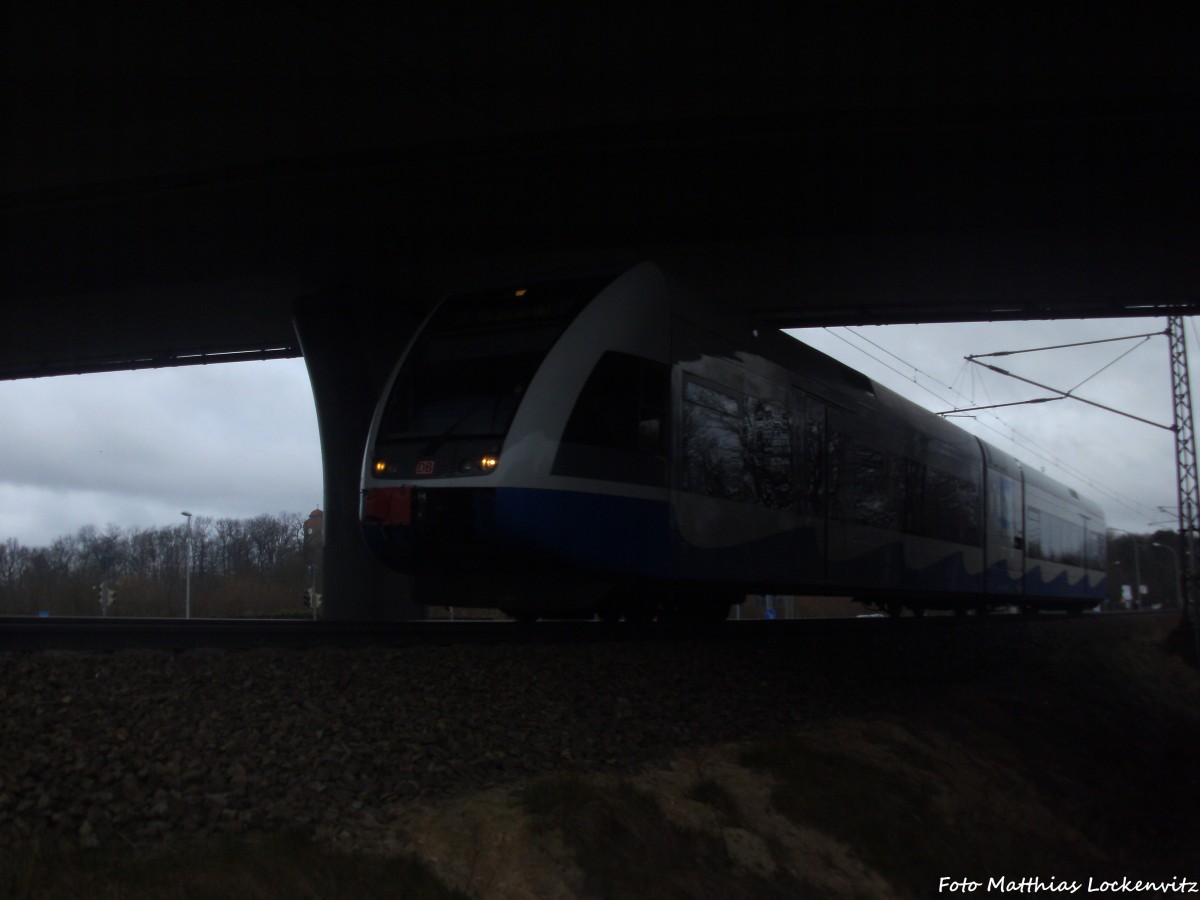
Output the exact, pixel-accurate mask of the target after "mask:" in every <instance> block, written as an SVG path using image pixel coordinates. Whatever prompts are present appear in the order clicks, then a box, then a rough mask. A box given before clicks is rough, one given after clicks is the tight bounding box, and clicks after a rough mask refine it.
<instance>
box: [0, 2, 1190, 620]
mask: <svg viewBox="0 0 1200 900" xmlns="http://www.w3.org/2000/svg"><path fill="white" fill-rule="evenodd" d="M393 6H394V7H395V8H394V9H392V7H393ZM605 6H607V5H605ZM272 9H274V14H273V15H270V16H266V15H263V14H261V12H255V11H254V9H253V8H251V7H248V6H247V5H245V4H235V3H223V2H211V0H209V2H206V3H204V4H196V5H195V6H194V7H189V5H188V4H186V3H185V4H172V8H171V10H170V11H169V12H168V11H166V10H165V9H164V10H163V11H156V10H152V9H147V10H143V11H142V13H141V14H140V15H141V16H142V17H141V18H139V19H138V21H137V22H132V21H122V20H120V18H119V17H117V16H115V15H113V14H112V11H111V10H107V11H105V10H101V9H100V8H97V9H95V10H93V9H92V8H91V7H83V8H78V9H76V10H75V11H74V14H73V16H72V17H62V16H57V15H55V14H54V13H53V12H52V11H51V10H50V8H49V7H46V6H45V5H44V4H38V3H32V2H30V3H21V2H18V3H14V4H10V5H9V6H8V7H7V8H6V12H5V15H6V16H7V19H6V21H5V24H6V33H7V34H10V35H12V36H13V39H12V40H10V41H9V42H8V44H7V45H6V53H5V64H4V69H3V79H4V80H3V82H2V83H0V88H2V89H3V92H2V94H0V110H3V112H0V117H2V118H0V128H2V130H0V379H2V378H24V377H38V376H44V375H52V374H63V373H70V372H94V371H107V370H112V369H121V368H140V367H151V366H168V365H183V364H190V363H197V362H211V361H216V360H235V359H257V358H272V357H280V356H295V355H299V354H300V353H301V351H303V353H304V355H305V357H306V360H307V362H308V367H309V371H310V373H311V375H312V377H313V386H314V395H315V397H316V400H317V408H318V416H319V419H320V426H321V435H322V447H323V453H324V456H325V473H326V475H325V477H326V498H325V503H326V507H327V520H326V533H327V535H330V537H329V541H330V544H329V547H328V548H327V565H328V571H329V572H330V573H331V574H333V576H334V577H333V581H334V582H335V583H334V584H328V583H327V591H328V594H329V602H330V604H331V609H332V610H333V611H334V612H335V613H336V614H338V615H343V616H352V617H377V616H380V615H382V610H383V609H384V606H383V605H382V604H381V603H380V602H379V601H378V600H377V599H375V598H376V596H377V595H378V594H380V593H382V592H384V591H385V590H387V591H391V590H393V589H394V588H395V586H394V585H393V586H391V587H385V586H384V585H383V581H382V580H381V579H383V578H384V576H382V575H379V576H376V575H362V574H361V572H363V571H366V570H367V567H369V566H370V561H369V560H368V559H366V557H365V551H364V550H363V548H362V547H361V544H360V543H358V542H357V539H356V537H355V536H354V530H355V529H354V521H353V519H354V517H355V515H356V495H355V492H356V490H357V467H358V464H359V460H360V457H361V452H362V446H363V441H364V440H365V434H366V420H367V417H368V416H369V404H370V403H371V402H372V401H373V399H374V394H375V393H376V392H377V391H378V389H379V386H380V383H381V382H382V379H383V377H384V374H385V373H386V371H387V369H388V367H389V366H390V364H391V362H392V361H393V360H394V358H395V356H396V354H397V353H398V352H399V351H400V349H401V348H402V347H403V344H404V341H405V338H406V336H407V335H408V334H409V333H410V332H411V329H412V327H413V323H414V322H416V321H418V320H419V318H420V316H421V315H422V314H423V313H424V312H425V311H426V310H427V309H428V308H429V306H430V304H431V303H432V302H434V301H435V300H436V299H437V298H438V297H439V296H441V295H442V294H444V293H446V292H447V291H450V290H454V289H455V288H458V287H464V286H468V285H472V284H484V283H488V282H495V281H498V280H505V281H507V280H509V279H512V278H522V277H526V276H529V275H534V274H546V273H553V272H570V271H577V270H580V269H591V268H595V267H605V268H612V267H617V266H621V265H623V264H631V263H634V262H637V261H640V260H643V259H653V260H656V261H658V262H660V263H662V264H664V265H667V266H669V267H670V268H672V270H673V271H675V272H677V273H680V274H681V275H683V276H684V277H690V278H691V279H693V280H694V281H696V282H697V283H700V284H703V285H705V286H706V288H707V289H708V290H709V291H710V292H711V293H712V294H713V295H714V296H715V297H717V298H719V299H721V300H723V301H725V302H728V303H731V304H736V305H739V306H742V307H744V308H747V309H749V310H751V311H753V312H756V313H758V314H760V315H761V316H763V317H764V318H766V319H768V320H770V321H772V322H774V323H776V324H779V325H781V326H804V325H818V324H836V323H857V324H866V323H888V322H932V321H955V320H957V321H965V320H1000V319H1037V318H1054V317H1089V316H1122V315H1147V314H1165V313H1170V312H1194V311H1195V310H1196V309H1197V307H1198V306H1200V255H1198V254H1197V253H1196V252H1195V248H1196V247H1197V246H1200V178H1197V174H1198V163H1197V159H1198V157H1197V155H1196V153H1195V148H1196V147H1197V146H1200V116H1198V114H1197V110H1198V109H1200V105H1198V103H1197V101H1198V99H1200V68H1198V67H1196V66H1195V65H1194V59H1193V54H1194V49H1193V48H1194V41H1193V39H1192V38H1193V36H1194V34H1195V29H1194V27H1193V25H1194V23H1193V22H1191V21H1190V20H1189V21H1184V20H1182V19H1180V20H1179V21H1175V20H1170V21H1168V20H1167V19H1166V18H1160V19H1154V20H1150V19H1146V20H1132V19H1129V18H1128V17H1125V16H1118V15H1116V14H1115V13H1113V14H1108V13H1104V12H1103V11H1095V10H1089V14H1088V20H1087V21H1086V22H1079V21H1076V20H1075V19H1074V18H1072V16H1071V15H1070V14H1069V13H1067V12H1054V11H1042V12H1041V13H1040V18H1039V19H1038V20H1037V21H1036V22H1025V21H1016V20H1012V19H1010V18H1007V17H1006V15H1005V14H1003V13H1002V11H999V10H997V11H993V12H989V13H979V14H976V15H975V16H971V17H964V16H961V15H959V16H955V17H947V18H941V19H936V20H931V19H926V18H924V17H923V18H922V19H921V21H920V22H918V21H916V20H913V21H909V20H908V19H907V18H905V17H904V14H903V13H902V12H899V11H898V12H896V13H893V14H891V15H892V16H893V17H894V21H883V20H880V19H879V18H876V19H873V20H871V22H869V23H868V22H864V21H861V20H860V19H858V18H856V17H855V16H854V15H853V14H852V13H844V14H843V13H837V12H827V13H821V14H819V16H820V18H819V19H816V18H810V19H809V20H807V21H801V20H797V19H795V18H794V17H793V19H792V20H791V21H790V24H785V23H783V22H780V21H775V20H773V19H772V18H771V17H769V16H767V17H762V16H757V17H756V14H753V13H747V14H744V15H740V16H736V17H735V16H730V15H728V14H726V13H716V12H712V13H710V12H704V11H701V10H696V9H693V10H690V11H689V14H688V18H687V20H686V21H682V20H677V19H673V18H655V17H654V16H652V15H650V14H648V13H646V12H644V11H643V12H638V13H637V14H636V15H633V14H631V15H628V16H620V15H615V14H613V12H612V11H611V10H604V11H603V12H598V11H589V10H586V9H581V10H577V11H574V12H569V11H566V10H565V8H562V7H561V5H557V6H555V7H554V9H553V11H543V12H542V13H538V12H536V11H532V10H530V11H528V12H525V13H514V11H513V10H511V9H508V8H507V7H505V8H504V9H503V11H501V7H499V6H497V7H496V8H495V9H481V10H478V11H477V15H475V16H473V17H464V16H461V15H458V16H456V15H447V14H446V13H445V12H439V11H438V10H439V9H440V7H437V6H436V5H435V6H434V7H430V8H429V9H424V8H422V10H421V11H417V10H416V8H415V7H411V6H410V5H407V4H395V5H391V4H389V5H383V4H362V5H359V4H353V3H351V4H338V5H337V6H333V5H330V6H328V7H326V5H325V4H321V3H318V2H315V0H313V2H298V3H290V4H283V5H276V6H274V7H272ZM386 10H391V11H390V12H389V11H386ZM884 15H887V14H884ZM1180 15H1181V16H1188V15H1192V14H1191V13H1180ZM338 573H341V574H338ZM356 573H358V574H356ZM355 579H358V580H357V581H356V580H355ZM351 597H354V598H357V599H350V598H351Z"/></svg>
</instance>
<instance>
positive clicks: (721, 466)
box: [682, 379, 752, 500]
mask: <svg viewBox="0 0 1200 900" xmlns="http://www.w3.org/2000/svg"><path fill="white" fill-rule="evenodd" d="M746 457H747V454H746V452H745V448H744V446H743V432H742V403H741V401H740V400H739V399H738V398H737V397H735V396H734V395H733V394H730V393H727V392H726V391H723V390H720V389H719V388H716V387H712V386H709V385H706V384H701V383H700V382H698V381H693V380H692V379H687V380H686V381H685V382H684V388H683V472H682V475H683V489H684V490H687V491H694V492H695V493H698V494H706V495H708V496H710V497H721V498H724V499H726V500H749V499H752V496H751V479H750V475H749V473H748V472H747V471H746Z"/></svg>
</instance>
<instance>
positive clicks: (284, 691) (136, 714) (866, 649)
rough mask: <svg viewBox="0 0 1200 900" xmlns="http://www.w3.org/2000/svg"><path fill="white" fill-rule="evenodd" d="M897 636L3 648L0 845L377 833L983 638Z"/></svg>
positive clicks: (928, 662)
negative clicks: (409, 817) (478, 795)
mask: <svg viewBox="0 0 1200 900" xmlns="http://www.w3.org/2000/svg"><path fill="white" fill-rule="evenodd" d="M1007 633H1009V634H1011V630H1010V631H1008V632H1007ZM879 634H883V632H879ZM906 635H907V636H905V637H897V636H890V637H889V636H886V635H885V636H884V637H879V636H878V635H877V636H874V637H871V638H868V639H865V640H864V638H863V636H862V635H861V634H860V635H859V636H858V637H854V636H853V635H851V636H849V637H839V638H836V639H831V640H826V639H821V640H813V639H806V640H803V641H785V640H778V639H775V640H771V641H763V642H748V641H742V640H738V641H716V640H712V639H689V640H684V639H675V640H668V641H663V642H653V641H632V640H631V641H595V642H587V643H582V644H578V643H577V644H570V643H546V644H538V643H529V644H510V645H485V646H478V645H451V646H441V647H410V648H403V649H399V648H386V647H377V648H367V649H353V650H351V649H338V648H322V649H309V650H292V649H286V650H285V649H256V650H225V651H222V650H189V651H182V652H171V651H145V650H138V651H132V650H125V651H118V652H114V653H76V652H69V653H68V652H42V653H4V654H0V708H2V709H3V710H4V717H3V721H2V723H0V840H4V841H5V842H6V843H8V844H13V843H17V844H20V843H22V842H27V841H30V840H34V839H39V840H40V839H44V838H48V837H63V838H67V839H71V840H78V841H79V843H80V844H81V845H83V846H85V847H96V846H102V845H105V844H106V843H108V842H114V841H124V842H127V843H130V844H134V845H138V846H141V845H145V844H150V843H154V842H157V841H160V840H163V839H165V838H174V837H198V836H202V835H211V834H219V833H238V832H246V831H264V830H266V831H272V830H276V829H280V828H284V827H289V828H301V829H303V830H306V831H310V832H312V833H314V834H316V833H327V834H333V835H335V836H337V837H340V838H342V839H346V840H349V839H353V838H356V837H358V836H370V835H372V834H375V835H378V834H380V833H382V832H383V831H385V830H386V829H387V828H388V826H389V823H391V822H393V821H394V820H395V819H396V817H397V810H398V809H400V808H401V807H402V806H403V805H404V804H405V803H408V802H411V801H413V800H414V799H418V798H430V797H436V796H445V795H449V794H453V793H456V792H463V791H470V790H477V789H480V788H486V787H490V786H494V785H498V784H504V783H509V782H514V781H516V780H518V779H522V778H526V777H528V776H530V775H534V774H538V773H545V772H550V771H596V770H619V769H625V768H632V767H636V766H639V765H642V764H645V763H647V762H649V761H652V760H656V759H663V758H667V757H669V756H670V755H672V754H673V753H675V752H676V751H678V750H679V749H680V748H681V747H684V746H690V745H697V744H707V743H715V742H720V741H728V740H736V739H744V738H747V737H750V736H753V735H757V734H767V733H771V732H773V731H777V730H779V729H784V728H790V727H793V726H795V725H796V724H797V723H801V722H804V721H811V720H812V719H813V718H814V717H819V716H824V715H826V714H828V713H829V712H831V711H833V710H835V709H836V710H838V711H840V712H844V711H846V709H847V704H853V705H855V706H857V707H858V708H859V709H862V708H863V707H864V705H867V706H869V705H872V704H878V705H881V706H883V707H885V708H886V706H887V705H888V703H890V702H892V701H894V699H895V697H896V692H897V691H899V690H902V689H903V682H905V679H900V680H899V681H897V679H895V678H894V677H890V674H889V673H894V672H895V667H896V663H897V661H898V660H902V659H911V658H912V654H913V653H914V652H916V651H917V650H919V651H920V653H921V658H922V659H923V660H924V663H925V664H924V665H923V666H922V667H921V673H923V674H920V675H913V676H912V677H911V678H910V679H907V680H914V679H915V681H917V682H928V683H945V682H946V681H947V680H954V679H956V678H959V677H962V676H961V673H962V672H963V671H965V670H967V669H972V670H977V669H978V668H979V667H980V665H981V664H986V661H987V659H988V652H987V648H988V647H990V646H992V644H993V643H994V638H993V637H983V638H981V637H979V636H978V635H976V636H974V637H966V636H963V635H959V636H958V637H957V638H956V639H954V640H949V641H947V640H946V636H945V635H942V634H937V633H933V632H930V633H929V634H927V635H923V636H922V635H921V634H920V633H919V632H918V631H913V630H909V631H908V632H906ZM992 656H996V654H994V653H993V654H992ZM880 686H887V689H886V690H883V691H880V690H879V687H880ZM916 686H917V687H920V684H917V685H916Z"/></svg>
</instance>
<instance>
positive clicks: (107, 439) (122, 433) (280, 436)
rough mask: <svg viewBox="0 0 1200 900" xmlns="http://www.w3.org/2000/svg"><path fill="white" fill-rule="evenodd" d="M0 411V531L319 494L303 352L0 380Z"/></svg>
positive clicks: (51, 529)
mask: <svg viewBox="0 0 1200 900" xmlns="http://www.w3.org/2000/svg"><path fill="white" fill-rule="evenodd" d="M0 408H3V409H4V411H5V420H6V421H5V424H6V427H5V429H4V431H3V433H2V434H0V538H3V537H10V536H11V537H16V538H18V539H19V540H20V541H21V542H22V543H27V544H31V545H39V544H43V543H46V542H48V541H50V540H52V539H53V538H54V537H56V536H58V535H60V534H63V533H70V532H74V531H75V530H77V529H78V528H79V527H81V526H83V525H88V524H92V525H97V526H98V527H103V526H104V525H105V524H107V523H109V522H112V523H114V524H116V525H119V526H121V527H126V528H127V527H135V526H136V527H147V526H149V525H157V524H167V523H172V522H175V521H177V520H179V511H180V510H182V509H188V510H190V511H192V512H195V513H197V514H199V515H211V516H215V517H218V518H220V517H225V516H234V517H242V516H252V515H257V514H258V513H261V512H278V511H285V510H286V511H292V512H307V511H308V510H310V509H312V508H313V507H314V506H318V505H320V503H321V490H322V486H321V457H320V446H319V439H318V435H317V427H316V415H315V410H314V407H313V400H312V392H311V389H310V387H309V383H308V376H307V373H306V371H305V369H304V364H303V362H302V361H301V360H284V361H271V362H261V363H239V364H228V365H216V366H208V367H192V368H179V369H159V370H148V371H139V372H117V373H110V374H104V375H87V376H69V377H65V378H54V379H38V380H33V381H21V382H4V383H0Z"/></svg>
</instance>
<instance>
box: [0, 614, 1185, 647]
mask: <svg viewBox="0 0 1200 900" xmlns="http://www.w3.org/2000/svg"><path fill="white" fill-rule="evenodd" d="M1128 616H1158V617H1164V618H1168V617H1177V616H1178V612H1176V611H1149V610H1145V611H1142V610H1139V611H1122V612H1111V613H1103V614H1092V615H1085V616H1083V617H1080V618H1071V617H1068V616H1065V615H1062V614H1058V613H1046V614H1041V615H1034V616H1027V615H1014V614H996V615H991V616H986V617H976V616H967V617H956V616H926V617H923V618H915V617H902V618H895V619H894V618H890V617H887V616H863V617H857V618H850V617H847V618H810V619H790V620H775V621H763V620H754V621H726V622H720V623H715V624H660V623H652V624H647V625H629V624H615V625H614V624H606V623H602V622H599V621H586V622H580V621H569V620H564V621H558V620H552V621H544V622H538V623H536V624H533V625H522V624H518V623H516V622H510V621H495V620H486V621H478V620H477V621H458V622H449V621H415V622H313V621H309V620H286V621H279V620H276V619H189V620H183V619H149V618H147V619H140V618H111V619H102V618H82V617H81V618H57V619H45V618H35V617H0V651H25V652H36V651H44V650H75V651H111V650H118V649H125V648H140V649H153V650H187V649H194V648H214V649H233V648H254V647H292V648H317V647H371V646H387V647H404V646H420V645H438V644H493V643H494V644H505V643H519V644H530V643H532V644H552V643H563V642H567V643H569V642H581V643H588V642H607V641H661V640H678V639H681V638H704V639H709V640H719V641H764V640H765V641H772V640H778V639H788V640H805V639H812V638H821V637H823V636H831V635H835V634H838V635H840V634H846V633H853V632H858V633H861V634H868V633H870V634H887V633H904V632H906V631H909V630H916V629H924V630H931V629H949V630H954V629H977V628H991V627H1009V626H1014V625H1020V624H1026V625H1029V624H1044V625H1046V626H1047V627H1056V626H1058V625H1060V624H1065V623H1068V622H1070V623H1089V624H1088V626H1087V627H1091V624H1090V623H1097V624H1099V623H1102V622H1113V621H1119V620H1121V619H1123V618H1126V617H1128Z"/></svg>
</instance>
